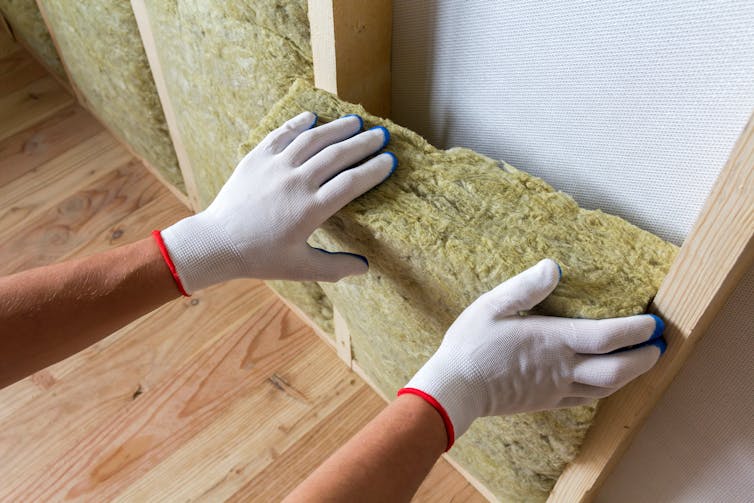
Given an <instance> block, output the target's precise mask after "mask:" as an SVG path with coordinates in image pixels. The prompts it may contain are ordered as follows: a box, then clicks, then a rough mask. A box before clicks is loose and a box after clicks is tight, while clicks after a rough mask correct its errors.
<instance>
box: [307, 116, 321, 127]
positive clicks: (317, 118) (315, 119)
mask: <svg viewBox="0 0 754 503" xmlns="http://www.w3.org/2000/svg"><path fill="white" fill-rule="evenodd" d="M312 113H313V114H314V121H313V122H312V125H311V126H309V129H311V128H313V127H314V126H316V125H317V121H318V120H319V115H317V112H312Z"/></svg>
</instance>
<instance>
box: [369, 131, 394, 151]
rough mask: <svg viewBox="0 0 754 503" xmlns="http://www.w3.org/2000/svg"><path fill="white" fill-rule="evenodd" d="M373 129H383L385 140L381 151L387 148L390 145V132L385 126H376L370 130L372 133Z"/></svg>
mask: <svg viewBox="0 0 754 503" xmlns="http://www.w3.org/2000/svg"><path fill="white" fill-rule="evenodd" d="M373 129H381V130H382V134H384V135H385V140H384V141H383V142H382V146H381V147H380V149H383V148H385V147H386V146H387V144H388V143H390V131H388V130H387V128H386V127H385V126H374V127H371V128H369V131H371V130H373Z"/></svg>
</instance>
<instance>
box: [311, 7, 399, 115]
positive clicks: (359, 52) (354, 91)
mask: <svg viewBox="0 0 754 503" xmlns="http://www.w3.org/2000/svg"><path fill="white" fill-rule="evenodd" d="M309 24H310V25H311V36H312V57H313V59H314V85H316V86H317V87H319V88H320V89H324V90H325V91H329V92H331V93H333V94H337V95H338V96H339V97H340V98H341V99H344V100H346V101H350V102H352V103H360V104H361V105H363V106H364V108H366V109H367V110H368V111H369V112H371V113H373V114H375V115H380V116H382V117H387V116H389V115H390V48H391V40H392V2H391V1H390V0H309Z"/></svg>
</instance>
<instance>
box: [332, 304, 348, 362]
mask: <svg viewBox="0 0 754 503" xmlns="http://www.w3.org/2000/svg"><path fill="white" fill-rule="evenodd" d="M332 314H333V324H334V325H335V351H336V352H337V353H338V356H339V357H340V359H341V360H343V362H344V363H345V364H346V365H347V366H348V368H351V363H352V358H351V355H352V353H351V331H350V330H349V329H348V324H347V323H346V319H345V318H343V315H342V314H340V311H338V309H337V308H336V307H333V311H332Z"/></svg>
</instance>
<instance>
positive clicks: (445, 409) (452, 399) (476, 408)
mask: <svg viewBox="0 0 754 503" xmlns="http://www.w3.org/2000/svg"><path fill="white" fill-rule="evenodd" d="M478 383H479V379H476V378H475V376H474V370H473V367H472V366H471V365H469V362H468V361H465V360H463V359H460V356H457V353H456V352H455V351H442V349H441V350H438V352H437V353H435V355H434V356H432V358H430V359H429V360H428V361H427V363H426V364H424V366H423V367H422V368H421V369H419V371H418V372H417V373H416V375H415V376H414V377H413V378H412V379H411V380H410V381H409V382H408V384H406V386H405V387H404V388H403V389H401V390H400V391H399V392H398V393H399V394H400V395H403V394H413V395H416V396H419V397H421V398H423V399H424V400H425V401H426V402H427V403H428V404H429V405H431V406H432V407H433V408H434V409H435V410H436V411H437V413H438V414H439V415H440V416H441V417H442V418H443V419H444V423H445V425H446V430H447V434H448V445H447V449H450V447H451V446H452V445H453V443H454V442H455V440H456V439H457V438H458V437H460V436H461V435H463V434H464V433H465V432H466V430H468V428H469V426H471V423H472V422H473V421H474V420H475V419H476V418H477V417H479V416H482V415H484V410H485V406H484V403H483V400H480V397H484V396H485V392H484V390H483V389H480V385H479V384H478Z"/></svg>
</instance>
